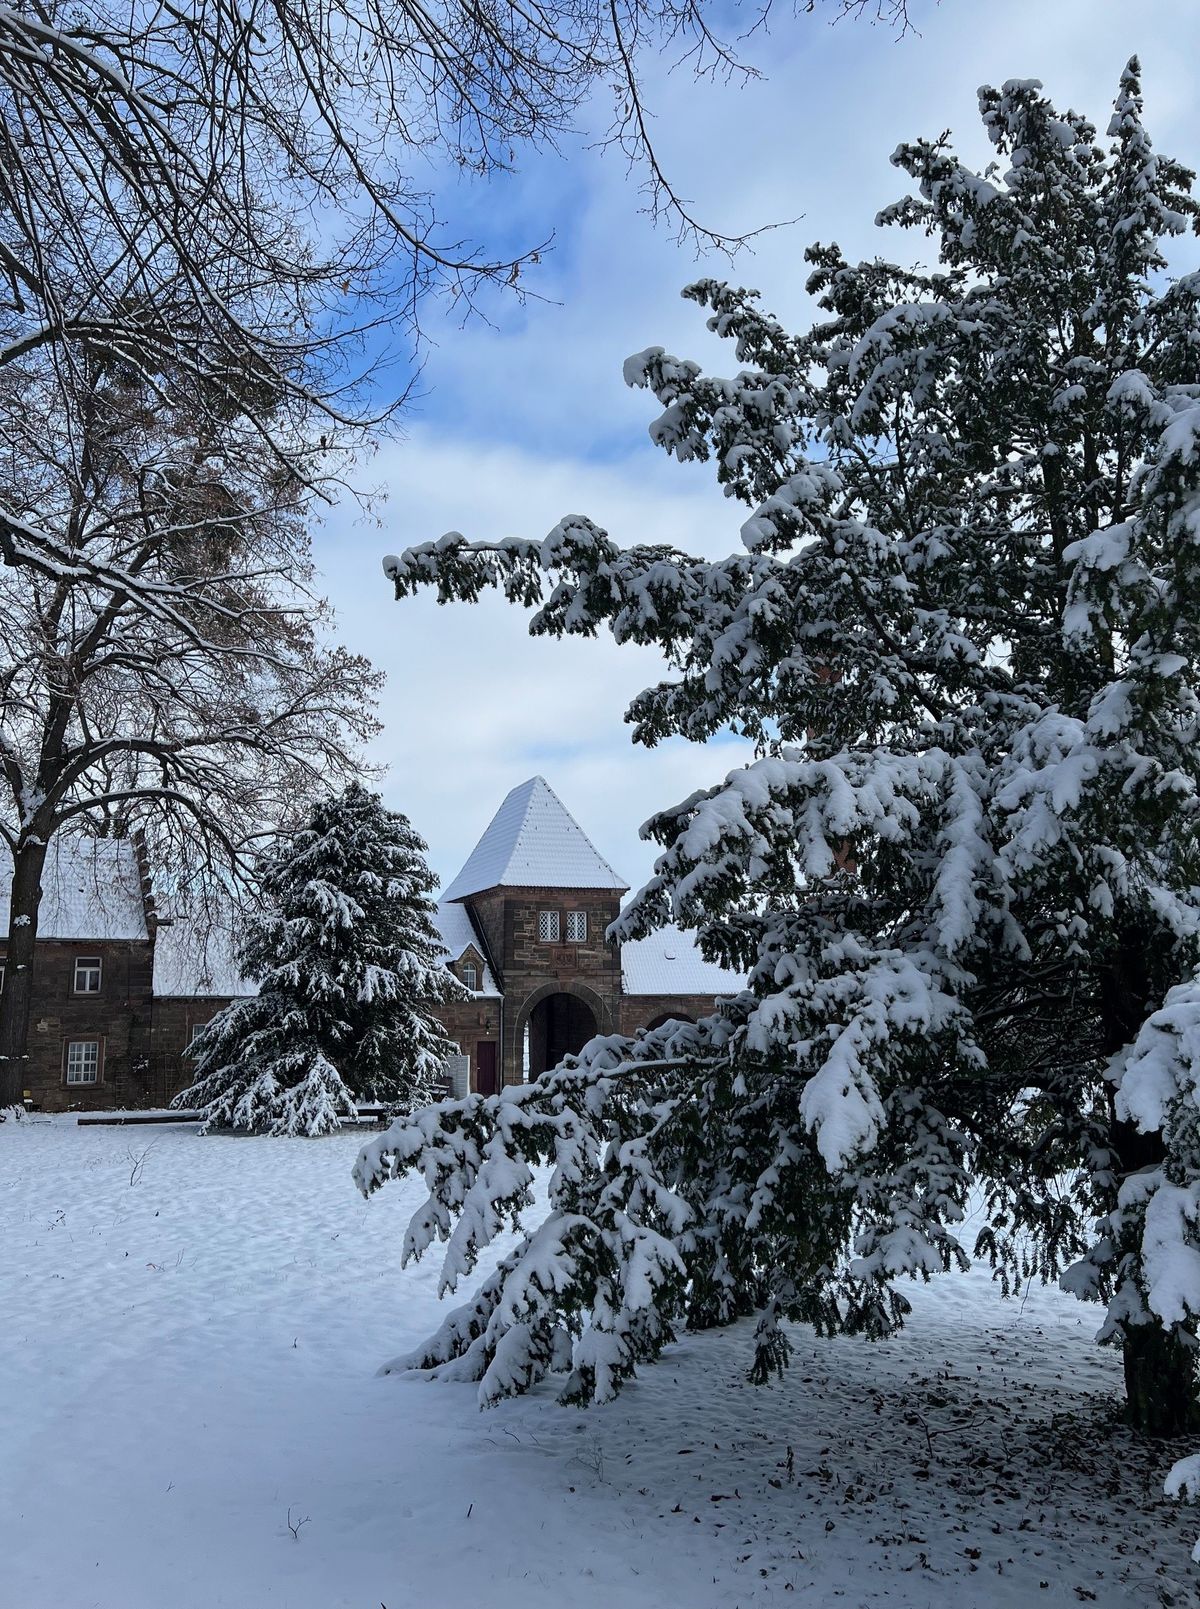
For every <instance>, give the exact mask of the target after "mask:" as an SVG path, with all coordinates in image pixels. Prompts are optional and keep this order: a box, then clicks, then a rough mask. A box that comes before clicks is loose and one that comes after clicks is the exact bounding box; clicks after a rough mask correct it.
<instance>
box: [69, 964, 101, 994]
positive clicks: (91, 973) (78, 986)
mask: <svg viewBox="0 0 1200 1609" xmlns="http://www.w3.org/2000/svg"><path fill="white" fill-rule="evenodd" d="M81 978H82V979H83V980H84V981H83V982H82V983H81V982H80V979H81ZM93 978H94V979H95V982H94V983H93V982H92V981H91V980H92V979H93ZM103 984H104V957H103V956H101V955H77V956H76V957H75V976H74V980H73V984H72V989H71V993H72V994H99V993H100V991H101V988H102V987H103Z"/></svg>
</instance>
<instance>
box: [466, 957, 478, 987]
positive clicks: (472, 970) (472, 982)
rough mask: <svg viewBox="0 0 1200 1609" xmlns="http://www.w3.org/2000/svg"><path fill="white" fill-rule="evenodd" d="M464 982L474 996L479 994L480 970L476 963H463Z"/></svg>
mask: <svg viewBox="0 0 1200 1609" xmlns="http://www.w3.org/2000/svg"><path fill="white" fill-rule="evenodd" d="M463 982H464V983H465V984H466V986H467V988H468V989H470V991H471V993H472V994H475V993H476V992H477V990H478V988H479V968H478V967H477V966H476V965H475V963H474V961H464V962H463Z"/></svg>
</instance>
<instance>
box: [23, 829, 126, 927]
mask: <svg viewBox="0 0 1200 1609" xmlns="http://www.w3.org/2000/svg"><path fill="white" fill-rule="evenodd" d="M11 891H12V864H11V862H10V863H9V865H8V866H7V868H5V870H4V872H3V874H2V877H0V932H2V933H7V932H8V923H9V895H10V893H11ZM146 937H147V932H146V910H145V906H144V905H143V903H142V885H141V877H140V875H139V872H138V864H137V856H136V855H135V854H134V851H133V845H132V844H131V843H130V842H129V840H128V839H124V838H67V837H62V838H52V839H51V841H50V847H49V849H48V850H47V851H46V864H45V866H44V867H43V869H42V905H41V910H40V912H39V914H38V938H39V939H68V940H70V939H144V938H146Z"/></svg>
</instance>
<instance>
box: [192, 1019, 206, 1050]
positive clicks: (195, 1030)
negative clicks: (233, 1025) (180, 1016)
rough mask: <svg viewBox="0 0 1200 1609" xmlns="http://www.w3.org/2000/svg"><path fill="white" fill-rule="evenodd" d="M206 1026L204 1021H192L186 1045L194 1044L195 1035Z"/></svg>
mask: <svg viewBox="0 0 1200 1609" xmlns="http://www.w3.org/2000/svg"><path fill="white" fill-rule="evenodd" d="M207 1027H208V1024H207V1023H206V1022H194V1023H193V1024H192V1026H191V1027H190V1028H189V1029H188V1045H189V1046H191V1045H194V1044H195V1043H196V1035H197V1034H199V1033H200V1032H202V1030H203V1029H205V1028H207Z"/></svg>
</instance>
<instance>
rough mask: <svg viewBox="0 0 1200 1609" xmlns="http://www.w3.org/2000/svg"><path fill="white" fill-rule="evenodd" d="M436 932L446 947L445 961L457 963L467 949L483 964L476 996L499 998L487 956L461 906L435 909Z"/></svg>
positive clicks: (444, 906) (441, 906)
mask: <svg viewBox="0 0 1200 1609" xmlns="http://www.w3.org/2000/svg"><path fill="white" fill-rule="evenodd" d="M436 922H437V930H438V932H439V933H440V934H441V936H442V943H443V944H444V945H445V947H446V959H447V960H448V961H457V960H459V958H460V957H461V956H462V955H464V954H465V953H466V951H467V950H468V949H473V950H474V951H475V953H476V954H477V955H478V956H479V959H480V960H481V961H482V962H483V977H482V978H481V979H480V987H479V988H478V989H476V990H475V993H476V994H478V995H493V996H495V997H497V998H498V997H499V994H500V991H499V989H498V988H497V987H496V980H495V978H494V977H493V976H492V969H491V967H490V966H488V962H487V956H486V955H484V953H483V946H482V945H481V944H480V942H479V939H478V938H477V937H476V934H475V929H474V928H473V927H472V926H471V918H470V917H469V916H468V915H467V913H466V911H465V910H464V908H463V907H462V906H461V905H445V904H442V905H439V906H438V908H437V917H436Z"/></svg>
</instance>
